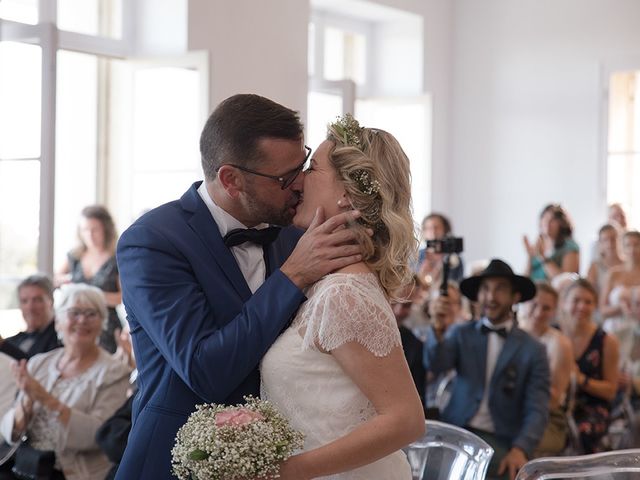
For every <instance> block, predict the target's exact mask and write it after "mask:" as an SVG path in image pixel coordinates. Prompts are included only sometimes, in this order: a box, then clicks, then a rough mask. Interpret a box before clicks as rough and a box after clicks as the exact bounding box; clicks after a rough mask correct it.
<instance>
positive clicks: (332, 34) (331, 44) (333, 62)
mask: <svg viewBox="0 0 640 480" xmlns="http://www.w3.org/2000/svg"><path fill="white" fill-rule="evenodd" d="M344 57H345V52H344V32H343V31H342V30H338V29H337V28H331V27H327V28H325V31H324V78H325V79H326V80H344V78H345V75H344Z"/></svg>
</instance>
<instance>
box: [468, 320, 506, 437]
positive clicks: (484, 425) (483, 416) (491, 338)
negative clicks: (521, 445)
mask: <svg viewBox="0 0 640 480" xmlns="http://www.w3.org/2000/svg"><path fill="white" fill-rule="evenodd" d="M482 324H483V325H486V326H487V327H488V328H490V329H492V330H497V329H499V328H506V329H507V332H510V331H511V328H512V327H513V319H512V318H509V320H507V321H506V322H502V323H499V324H497V325H495V324H493V323H491V321H490V320H489V319H488V318H486V317H483V318H482ZM504 341H505V339H504V338H503V337H501V336H500V335H497V334H492V333H491V334H488V338H487V367H486V370H485V376H484V392H483V394H482V400H481V401H480V407H478V411H477V412H476V414H475V415H474V417H473V418H472V419H471V421H470V422H469V425H470V426H472V427H473V428H477V429H478V430H483V431H485V432H491V433H494V432H495V426H494V425H493V419H492V418H491V412H490V411H489V388H490V385H491V377H492V376H493V371H494V370H495V368H496V362H497V361H498V357H499V356H500V352H502V347H503V346H504Z"/></svg>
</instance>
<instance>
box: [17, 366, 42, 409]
mask: <svg viewBox="0 0 640 480" xmlns="http://www.w3.org/2000/svg"><path fill="white" fill-rule="evenodd" d="M11 371H12V373H13V378H14V379H15V381H16V384H17V385H18V388H19V389H20V391H21V392H23V393H24V395H26V396H27V397H29V398H30V399H31V400H32V401H34V402H42V401H43V400H44V399H45V398H46V397H47V396H48V394H47V391H46V390H45V388H44V387H43V386H42V385H41V384H40V382H38V381H37V380H36V379H34V378H33V377H32V376H31V374H30V373H29V370H27V361H26V360H20V361H18V362H15V363H14V364H13V365H12V366H11Z"/></svg>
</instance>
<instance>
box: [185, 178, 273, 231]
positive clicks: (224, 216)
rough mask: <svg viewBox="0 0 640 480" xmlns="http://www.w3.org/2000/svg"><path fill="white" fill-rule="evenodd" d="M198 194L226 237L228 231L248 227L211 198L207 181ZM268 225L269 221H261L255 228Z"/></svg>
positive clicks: (200, 187)
mask: <svg viewBox="0 0 640 480" xmlns="http://www.w3.org/2000/svg"><path fill="white" fill-rule="evenodd" d="M198 195H200V198H202V201H203V202H204V204H205V205H206V206H207V208H208V209H209V212H211V216H212V217H213V219H214V220H215V222H216V223H217V224H218V230H220V235H222V236H223V237H224V236H225V235H226V234H227V233H229V232H230V231H231V230H234V229H236V228H247V226H246V225H244V224H243V223H242V222H241V221H240V220H237V219H236V218H235V217H234V216H232V215H231V214H229V213H227V212H226V211H225V210H223V209H222V208H221V207H219V206H218V205H216V203H215V202H214V201H213V199H212V198H211V195H209V191H208V190H207V184H206V182H202V183H201V184H200V186H199V187H198ZM268 226H269V225H268V224H267V223H261V224H259V225H256V226H255V227H254V228H257V229H262V228H266V227H268Z"/></svg>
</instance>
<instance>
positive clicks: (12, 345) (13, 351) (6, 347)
mask: <svg viewBox="0 0 640 480" xmlns="http://www.w3.org/2000/svg"><path fill="white" fill-rule="evenodd" d="M54 324H55V320H52V321H51V322H50V323H49V325H47V328H45V329H44V330H42V331H41V332H40V333H38V334H37V336H36V341H35V342H34V344H33V345H31V348H30V349H29V351H28V352H26V353H25V352H23V351H22V350H20V347H19V346H18V345H20V343H22V341H23V340H24V338H25V337H26V336H27V335H28V334H27V333H26V332H20V333H18V334H17V335H14V336H13V337H9V338H5V339H4V342H2V344H0V352H3V353H6V354H7V355H9V356H10V357H13V358H15V359H16V360H22V359H23V358H26V359H29V358H31V357H33V356H34V355H37V354H38V353H45V352H49V351H51V350H54V349H56V348H58V347H61V346H62V344H61V343H60V340H58V333H57V332H56V328H55V325H54Z"/></svg>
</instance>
